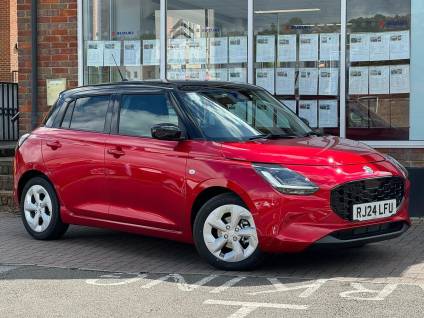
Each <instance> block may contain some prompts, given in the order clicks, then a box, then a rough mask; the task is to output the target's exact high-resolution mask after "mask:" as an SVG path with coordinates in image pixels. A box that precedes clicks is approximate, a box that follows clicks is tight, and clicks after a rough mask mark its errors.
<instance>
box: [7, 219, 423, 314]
mask: <svg viewBox="0 0 424 318" xmlns="http://www.w3.org/2000/svg"><path fill="white" fill-rule="evenodd" d="M34 265H37V266H34ZM89 269H90V270H89ZM187 296H189V297H187ZM65 313H66V315H65ZM211 313H213V314H214V317H217V318H219V317H230V318H235V317H246V316H247V317H263V316H266V317H298V316H299V317H300V316H302V317H331V316H337V317H340V316H349V317H359V316H361V317H363V316H374V317H388V316H390V317H401V316H407V317H424V222H421V223H420V224H415V225H414V226H413V227H412V228H411V230H410V231H409V232H408V233H407V234H406V235H404V236H403V237H401V238H398V239H395V240H392V241H388V242H384V243H377V244H373V245H369V246H367V247H365V248H362V249H344V250H337V251H320V252H317V251H315V252H312V251H311V252H307V253H303V254H299V255H280V256H274V257H271V258H270V259H268V261H267V262H266V263H265V264H264V266H263V267H262V268H261V269H259V270H256V271H253V272H243V273H234V272H231V273H229V272H222V271H217V270H215V269H213V268H211V267H210V266H209V265H207V264H206V263H204V262H203V260H201V259H200V258H199V257H198V256H197V254H196V251H195V249H194V248H193V247H192V246H189V245H184V244H179V243H175V242H169V241H164V240H158V239H153V238H147V237H142V236H135V235H130V234H123V233H118V232H113V231H107V230H101V229H89V228H84V227H71V228H70V230H69V231H68V233H67V234H66V236H65V237H64V238H63V239H62V240H59V241H52V242H40V241H35V240H33V239H31V238H30V237H29V236H28V235H27V234H26V232H25V231H24V229H23V226H22V225H21V221H20V219H19V218H17V217H16V216H12V215H10V214H1V213H0V317H10V316H18V317H28V316H29V315H31V317H53V316H78V317H91V316H105V317H112V316H113V317H123V316H125V317H146V316H150V317H165V316H166V317H169V316H170V315H172V316H173V317H208V316H211Z"/></svg>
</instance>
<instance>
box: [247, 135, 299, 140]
mask: <svg viewBox="0 0 424 318" xmlns="http://www.w3.org/2000/svg"><path fill="white" fill-rule="evenodd" d="M292 138H299V136H296V135H288V134H263V135H258V136H254V137H251V138H249V140H257V139H292Z"/></svg>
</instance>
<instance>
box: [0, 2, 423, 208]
mask: <svg viewBox="0 0 424 318" xmlns="http://www.w3.org/2000/svg"><path fill="white" fill-rule="evenodd" d="M32 3H37V8H32ZM3 5H4V4H2V5H1V7H0V8H3ZM298 8H301V9H298ZM0 10H2V9H0ZM17 10H18V43H19V102H20V111H21V117H20V131H21V133H23V132H26V131H29V130H31V129H32V127H34V124H35V123H34V122H31V119H33V120H35V119H36V121H37V122H38V123H39V122H40V121H41V119H42V117H43V114H44V113H45V112H47V111H48V109H49V107H48V106H47V102H46V94H47V88H46V81H47V80H48V79H59V78H65V79H66V80H67V88H72V87H75V86H77V85H85V84H96V83H103V82H109V81H117V80H119V76H118V72H117V70H116V67H114V66H113V64H112V63H111V62H110V60H111V59H110V56H108V54H109V55H110V52H111V51H110V50H114V51H113V52H115V54H116V55H117V60H118V63H119V64H120V67H121V69H122V70H123V72H124V74H125V76H126V77H127V78H129V79H166V78H168V79H220V80H230V81H245V82H249V83H254V84H257V85H260V86H263V87H265V88H266V89H268V90H269V91H271V92H272V93H274V95H275V96H276V98H278V99H280V100H282V101H283V102H284V103H286V104H287V105H289V106H291V107H293V110H294V111H296V112H297V113H298V114H299V115H302V116H306V117H308V119H309V120H310V122H314V121H316V126H319V127H318V128H322V129H323V130H324V132H328V133H332V134H336V135H340V136H342V137H348V138H352V139H358V140H363V141H364V142H366V143H368V144H369V145H371V146H372V147H375V148H378V149H380V150H381V151H383V152H385V153H389V154H391V155H393V156H394V157H396V158H397V159H399V160H400V161H402V162H403V163H404V164H405V165H406V166H407V167H408V168H410V170H411V178H412V179H413V180H414V182H416V183H417V184H418V183H419V184H420V187H421V186H422V185H423V184H424V173H423V171H424V125H423V124H422V123H423V122H424V106H423V105H422V100H424V89H423V84H422V83H423V79H424V77H423V75H422V74H424V62H423V61H422V56H423V55H424V45H423V44H422V42H423V41H422V37H423V36H424V25H423V23H424V22H423V21H424V2H423V1H422V0H408V1H395V0H389V1H387V0H375V1H371V2H370V1H369V0H332V1H328V0H326V1H320V0H318V1H309V0H296V1H294V0H277V1H275V0H235V1H231V5H228V1H225V0H216V1H206V0H167V1H165V0H148V1H144V0H143V1H142V0H108V1H105V0H69V1H68V0H67V1H65V0H38V1H34V0H32V1H31V0H18V1H17ZM35 12H37V28H38V32H37V37H36V38H37V49H38V55H37V65H38V66H37V71H38V76H37V82H36V84H37V85H36V86H37V94H36V95H37V103H36V111H35V113H34V110H33V105H32V104H31V102H32V96H33V92H32V91H31V74H32V70H33V65H34V61H31V52H32V49H33V47H32V45H31V36H32V32H31V31H32V28H31V15H32V14H34V13H35ZM0 23H2V22H1V21H0ZM334 35H335V37H334ZM2 36H3V33H2ZM332 38H333V40H332ZM353 38H355V41H353V40H352V39H353ZM211 39H217V40H220V41H221V40H222V41H224V42H225V43H226V44H225V50H224V51H220V52H221V53H219V54H221V55H222V56H219V57H217V56H216V55H214V56H213V57H212V55H213V54H212V53H211V52H212V49H211V45H212V44H211V43H212V41H211ZM305 39H309V42H308V43H309V44H310V43H312V44H313V43H314V41H316V42H315V43H316V46H315V47H313V46H311V47H310V48H309V49H307V48H306V47H303V46H302V45H303V44H305V43H307V42H305V41H304V40H305ZM324 39H325V41H324ZM334 39H335V40H334ZM358 39H359V40H358ZM374 39H377V40H376V41H374ZM283 40H284V41H283ZM291 40H293V41H294V45H293V46H292V47H291V49H290V46H287V47H284V45H290V41H291ZM130 41H131V42H130ZM332 41H333V42H332ZM361 41H364V42H362V43H366V44H367V45H368V46H367V47H365V46H364V47H363V48H362V50H365V51H367V54H368V55H367V57H365V58H363V57H362V58H361V57H359V55H361V53H358V52H361V51H360V50H357V49H356V51H355V50H354V46H355V44H357V43H361ZM182 43H184V44H182ZM193 43H195V44H196V45H192V44H193ZM213 43H214V44H213V45H220V44H219V43H218V44H217V41H214V42H213ZM327 43H330V44H331V43H332V44H331V45H333V47H332V48H331V47H330V46H328V45H327ZM197 44H198V45H197ZM178 45H183V46H184V48H183V51H181V50H180V51H179V53H178V52H177V51H176V49H175V48H176V47H177V46H178ZM232 45H233V48H232V47H231V46H232ZM264 45H265V46H266V45H269V46H267V47H265V46H264ZM193 47H197V49H196V50H197V51H193V52H194V53H193V52H191V51H190V50H191V49H192V48H193ZM222 47H224V46H222ZM329 47H330V49H329ZM264 48H265V49H264ZM334 48H336V49H334ZM356 48H358V46H356ZM134 49H135V50H136V51H137V52H134V51H132V52H130V51H129V50H134ZM149 50H150V51H149ZM184 50H185V51H184ZM202 50H204V51H202ZM217 50H218V49H216V48H215V51H214V52H218V51H217ZM389 51H390V52H389ZM181 52H183V55H184V52H185V56H183V58H182V59H181ZM202 52H203V53H202ZM222 52H224V53H222ZM235 52H236V53H237V56H235V55H234V54H235ZM305 52H306V53H305ZM318 52H319V53H318ZM325 52H327V53H328V54H327V53H325ZM192 53H193V54H192ZM268 53H269V54H268ZM377 53H379V54H380V55H379V56H377V55H378V54H377ZM178 54H180V59H178V56H179V55H178ZM196 54H197V55H196ZM202 54H203V55H202ZM214 54H218V53H214ZM284 54H285V55H286V56H287V60H285V59H283V58H281V56H283V55H284ZM308 54H309V55H310V56H312V57H307V55H308ZM355 54H356V56H355ZM314 55H315V56H314ZM325 55H328V56H329V57H325ZM2 56H3V54H2ZM371 56H373V57H371ZM287 69H288V70H290V69H293V70H294V71H293V73H292V74H294V75H293V79H294V76H299V77H300V78H302V76H303V73H302V72H305V71H307V70H310V69H315V70H317V71H316V74H318V75H317V76H319V87H320V89H318V84H316V85H315V88H314V87H312V89H315V92H312V93H311V92H309V93H307V94H305V93H304V92H302V90H303V89H305V88H302V85H305V84H304V83H303V84H302V80H301V79H300V80H298V78H297V77H296V82H295V83H294V85H293V87H292V91H287V90H285V89H282V88H281V87H280V86H279V85H281V83H282V82H279V81H280V80H282V79H281V74H291V73H290V71H289V72H286V71H285V70H287ZM334 70H336V72H334ZM322 71H325V72H322ZM306 73H308V72H306ZM306 73H305V74H306ZM309 73H310V74H308V76H310V75H311V74H312V75H314V74H315V73H314V72H309ZM321 74H326V77H327V78H331V79H332V80H333V81H334V80H335V81H336V82H335V83H336V84H337V85H335V86H336V87H335V91H334V92H335V93H334V92H333V93H331V91H332V90H334V87H333V88H331V85H327V84H325V85H327V86H328V87H327V89H328V91H330V93H329V92H327V91H326V90H325V89H323V90H322V91H321V87H324V83H325V78H324V77H321ZM332 74H333V75H335V76H334V77H332V76H333V75H332ZM361 74H362V75H363V74H366V76H367V77H366V79H365V80H362V84H361V85H359V86H357V87H355V89H353V85H355V83H356V82H354V81H353V80H354V79H355V78H354V76H356V77H357V78H358V77H359V79H360V76H361ZM368 74H370V77H369V78H368ZM327 75H328V76H327ZM371 76H376V77H379V78H376V79H374V78H372V77H371ZM385 76H386V78H385ZM313 81H314V80H313V79H312V78H311V81H310V83H314V82H313ZM316 81H317V83H318V79H316ZM321 81H322V82H321ZM333 83H334V82H333ZM389 83H390V85H389ZM365 84H366V85H365ZM307 88H308V87H307ZM310 88H311V87H309V89H310ZM361 90H362V91H361ZM353 91H355V93H354V92H353ZM323 102H326V103H327V104H328V105H327V104H326V107H329V109H330V110H332V113H333V115H334V113H335V117H334V116H332V114H331V112H330V113H328V114H327V115H325V114H324V111H325V110H326V108H321V105H322V103H323ZM308 105H309V106H308ZM306 106H307V107H306ZM317 106H318V109H317ZM331 107H334V108H331ZM311 109H312V112H311V111H310V110H311ZM314 109H315V110H314ZM305 110H308V113H305ZM321 110H323V113H321ZM313 111H315V113H313ZM34 115H35V116H34ZM324 116H326V117H325V118H326V120H328V122H327V123H326V124H325V123H323V125H322V126H321V120H318V118H323V121H324ZM331 118H332V119H331ZM330 122H331V123H330ZM420 187H418V186H416V187H415V189H421V188H420ZM416 191H418V190H416ZM414 195H415V196H417V197H419V193H418V192H417V193H416V194H414ZM414 202H415V203H414V204H415V207H414V209H418V206H419V205H418V202H419V201H418V200H417V199H414ZM417 213H418V212H417ZM420 213H421V212H420Z"/></svg>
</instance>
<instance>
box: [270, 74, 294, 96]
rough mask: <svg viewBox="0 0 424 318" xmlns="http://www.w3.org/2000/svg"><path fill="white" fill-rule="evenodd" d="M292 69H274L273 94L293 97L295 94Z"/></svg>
mask: <svg viewBox="0 0 424 318" xmlns="http://www.w3.org/2000/svg"><path fill="white" fill-rule="evenodd" d="M295 76H296V70H295V69H294V68H276V69H275V77H276V78H275V93H276V94H277V95H294V93H295Z"/></svg>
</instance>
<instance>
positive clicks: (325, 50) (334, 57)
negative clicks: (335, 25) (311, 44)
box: [319, 33, 340, 61]
mask: <svg viewBox="0 0 424 318" xmlns="http://www.w3.org/2000/svg"><path fill="white" fill-rule="evenodd" d="M319 47H320V53H319V58H320V60H321V61H338V60H340V34H339V33H321V34H320V36H319Z"/></svg>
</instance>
